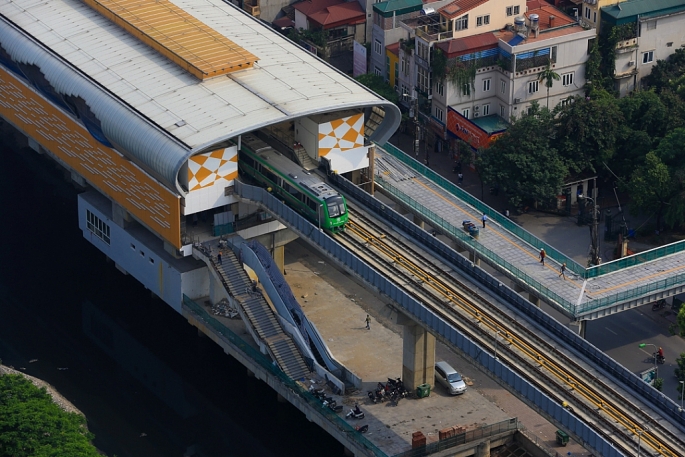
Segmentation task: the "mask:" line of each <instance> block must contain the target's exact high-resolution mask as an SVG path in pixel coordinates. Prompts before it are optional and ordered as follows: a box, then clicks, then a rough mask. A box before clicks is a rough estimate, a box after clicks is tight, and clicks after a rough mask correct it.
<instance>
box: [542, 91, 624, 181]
mask: <svg viewBox="0 0 685 457" xmlns="http://www.w3.org/2000/svg"><path fill="white" fill-rule="evenodd" d="M555 113H556V123H555V124H556V125H555V132H556V134H555V142H554V143H555V146H556V148H557V149H558V151H559V154H561V156H562V157H563V158H564V159H565V160H566V163H567V164H568V166H569V168H570V170H571V171H572V172H575V173H579V172H582V171H585V170H590V171H593V172H594V171H596V170H597V169H598V168H600V167H601V168H603V167H602V164H603V163H606V162H608V161H609V160H610V159H611V157H612V156H613V155H614V151H615V149H616V139H617V135H618V132H619V129H620V127H621V125H622V123H623V113H621V110H620V109H619V107H618V103H617V101H616V99H615V98H614V97H613V96H611V95H610V94H608V93H607V92H605V91H593V96H590V97H575V98H574V99H573V102H572V103H569V104H567V105H566V106H563V107H562V106H559V107H557V109H556V110H555Z"/></svg>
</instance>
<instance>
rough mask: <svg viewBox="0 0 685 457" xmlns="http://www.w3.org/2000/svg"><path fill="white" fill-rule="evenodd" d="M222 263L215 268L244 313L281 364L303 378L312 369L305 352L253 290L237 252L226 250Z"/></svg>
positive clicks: (291, 373) (295, 375)
mask: <svg viewBox="0 0 685 457" xmlns="http://www.w3.org/2000/svg"><path fill="white" fill-rule="evenodd" d="M221 260H222V262H221V264H217V267H216V270H217V272H218V273H219V275H220V276H221V279H222V282H223V283H224V287H226V288H227V289H228V291H229V293H230V294H231V295H233V296H234V297H235V299H236V301H237V302H238V303H239V304H240V306H241V307H242V310H243V315H244V316H245V317H247V319H248V320H249V322H246V324H248V325H250V326H251V327H252V328H253V329H254V330H255V333H256V334H257V335H258V337H259V339H260V340H261V341H262V342H263V343H264V344H266V346H267V347H268V348H269V352H270V353H271V355H272V356H273V358H274V360H275V361H276V363H277V364H278V366H279V367H280V368H281V370H283V372H284V373H285V374H286V375H288V377H290V378H291V379H301V378H302V377H304V376H305V375H307V374H308V373H309V369H308V368H307V364H306V363H305V361H304V358H303V357H302V354H301V353H300V351H299V350H298V349H297V346H295V343H293V340H292V338H290V336H289V335H288V334H287V333H285V332H284V331H283V329H282V328H281V325H280V324H279V322H278V320H277V319H276V316H275V314H274V312H273V310H272V309H271V307H270V306H269V304H268V303H267V302H266V300H265V299H264V297H263V296H262V295H261V293H259V292H258V291H253V290H252V282H251V281H250V278H249V277H248V276H247V273H246V272H245V270H244V269H243V267H242V265H240V262H238V259H237V258H236V257H235V254H234V253H233V252H231V251H224V255H223V256H222V259H221Z"/></svg>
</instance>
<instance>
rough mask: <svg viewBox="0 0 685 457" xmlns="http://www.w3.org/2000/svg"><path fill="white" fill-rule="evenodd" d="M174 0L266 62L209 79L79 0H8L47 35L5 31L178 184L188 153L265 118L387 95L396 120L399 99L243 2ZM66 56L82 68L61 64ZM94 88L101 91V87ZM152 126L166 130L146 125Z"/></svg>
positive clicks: (121, 141) (28, 25)
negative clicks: (267, 22)
mask: <svg viewBox="0 0 685 457" xmlns="http://www.w3.org/2000/svg"><path fill="white" fill-rule="evenodd" d="M171 1H172V3H174V4H176V5H177V6H178V7H180V8H182V9H183V10H184V11H186V12H187V13H189V14H191V15H192V16H194V17H195V18H197V19H198V20H200V21H201V22H203V23H204V24H206V25H208V26H209V27H211V28H213V29H214V30H216V31H217V32H219V33H220V34H223V35H225V36H226V37H227V38H230V40H232V41H233V42H234V43H236V44H237V45H239V46H241V47H243V48H244V49H246V50H248V51H249V52H251V53H252V54H254V55H255V56H257V58H258V59H259V60H258V62H257V63H255V64H254V67H253V68H249V69H246V70H240V71H237V72H233V73H230V74H228V75H225V76H218V77H215V78H212V79H208V80H205V81H201V80H199V79H197V78H195V77H194V76H192V75H191V74H190V73H188V72H186V71H185V70H184V69H182V68H181V67H179V66H177V65H176V64H174V63H173V62H171V61H170V60H168V59H167V58H165V57H164V56H162V55H161V54H159V53H158V52H157V51H155V50H153V49H152V48H150V47H148V46H147V45H145V44H143V43H142V42H141V41H139V40H138V39H136V38H134V37H133V36H132V35H130V34H129V33H127V32H125V31H124V30H123V29H121V28H119V27H118V26H116V25H114V24H113V23H111V22H110V21H109V20H108V19H106V18H105V17H103V16H101V15H100V14H98V13H97V12H95V11H94V10H92V9H91V8H89V7H88V6H86V5H85V4H83V3H81V2H80V1H79V0H50V1H45V0H22V1H21V2H16V1H12V0H0V14H2V15H3V16H5V17H6V18H8V19H9V20H10V21H12V22H13V23H14V24H16V25H17V26H18V28H19V29H21V30H23V31H24V32H25V33H28V34H29V35H31V36H33V37H34V38H35V39H36V41H37V42H39V43H35V44H34V43H30V42H29V41H28V40H26V38H23V40H24V41H23V42H22V43H21V46H17V45H16V37H15V41H14V44H13V45H11V46H9V48H10V49H8V46H7V44H8V42H7V41H6V40H7V34H6V33H2V36H0V40H1V41H2V44H3V47H5V49H6V50H7V51H8V52H9V53H10V55H12V57H13V58H15V59H18V60H20V61H23V62H26V63H34V64H36V65H38V66H39V67H41V68H42V67H43V66H44V65H47V66H52V67H53V70H52V71H51V72H45V71H44V73H46V78H48V80H49V81H50V82H51V83H52V84H53V86H54V87H56V88H58V90H60V91H62V90H64V89H65V88H66V89H68V92H69V93H71V94H74V95H79V96H82V97H83V98H84V99H86V101H87V102H88V104H89V106H90V107H91V109H92V110H93V112H95V113H96V114H97V115H98V118H99V119H100V120H101V122H102V127H103V131H105V133H106V134H107V136H108V138H110V140H111V141H112V142H113V143H114V144H116V145H117V147H118V148H123V149H124V150H123V151H122V152H124V153H127V154H130V155H132V156H134V157H135V158H136V159H138V160H139V161H141V162H142V163H143V164H145V165H146V166H147V167H149V168H150V169H151V171H152V172H153V173H155V175H156V176H158V177H161V178H162V179H163V180H164V181H165V182H166V183H167V184H168V185H170V186H171V187H175V188H176V189H179V187H178V183H177V182H176V176H177V173H178V170H179V169H180V167H181V166H182V165H183V163H185V161H186V160H187V158H188V156H190V155H192V154H194V153H196V152H200V151H202V150H204V149H208V148H211V147H212V145H214V144H216V143H218V142H220V141H222V140H225V139H227V138H232V137H235V136H237V135H239V134H241V133H244V132H249V131H252V130H255V129H257V128H260V127H263V126H265V125H269V124H274V123H278V122H283V121H285V120H287V119H291V118H297V117H302V116H306V115H309V114H313V113H321V112H330V111H338V110H342V109H348V108H360V107H371V106H382V105H384V106H385V108H386V111H387V112H390V111H392V113H391V116H389V118H391V121H390V123H391V124H395V127H396V122H395V121H396V119H395V117H396V116H395V113H394V111H395V110H396V107H395V108H394V109H393V107H394V105H392V104H391V103H390V102H388V101H386V100H385V99H383V98H381V97H379V96H378V95H376V94H374V93H373V92H371V91H369V90H368V89H366V88H365V87H363V86H361V85H360V84H358V83H356V82H355V81H354V80H352V79H350V78H348V77H347V76H345V75H344V74H342V73H340V72H339V71H338V70H336V69H334V68H332V67H330V66H329V65H327V64H326V63H324V62H322V61H320V60H318V59H317V58H315V57H314V56H312V55H311V54H309V53H308V52H306V51H304V50H303V49H301V48H299V47H297V46H295V45H293V44H292V43H291V42H290V41H288V40H287V39H285V38H284V37H282V36H281V35H279V34H277V33H275V32H274V31H272V30H271V29H269V28H267V27H265V26H264V25H263V24H262V23H260V22H259V21H257V20H255V19H253V18H252V17H250V16H248V15H246V14H245V13H244V12H243V11H241V10H239V9H237V8H235V7H234V6H232V5H229V4H226V3H224V2H222V1H221V0H171ZM4 27H5V26H4V25H3V27H2V28H4ZM36 47H39V48H42V49H40V50H39V51H40V52H39V51H36V49H35V48H36ZM29 48H30V49H31V52H27V50H28V49H29ZM51 53H53V55H50V54H51ZM28 55H31V56H32V57H30V58H29V57H27V56H28ZM60 60H61V61H60ZM65 61H66V62H67V63H68V64H70V66H71V67H72V68H71V69H61V71H57V67H58V66H59V65H64V62H65ZM48 62H50V63H48ZM77 80H78V81H77ZM93 82H95V83H97V84H99V85H101V86H102V87H105V88H106V89H107V90H108V91H109V92H110V93H109V94H107V93H106V91H103V90H101V89H99V88H97V84H96V85H95V87H93ZM87 85H88V86H91V87H89V88H86V86H87ZM94 88H96V89H97V91H98V92H100V93H99V94H95V95H94V94H93V89H94ZM122 102H123V105H124V106H121V105H122ZM114 105H119V106H114ZM122 108H123V109H122ZM138 113H139V114H138ZM397 114H399V112H397ZM133 118H136V119H133ZM397 122H399V118H398V119H397ZM145 129H147V130H148V131H150V130H155V131H156V133H155V134H152V133H151V132H150V135H145V134H143V133H142V132H143V131H144V130H145ZM384 130H389V129H387V128H386V129H384ZM392 130H394V127H393V128H392ZM133 131H135V132H136V134H135V135H132V133H131V132H133ZM391 133H392V132H391V131H389V132H388V133H387V135H388V136H389V135H390V134H391ZM160 134H162V135H163V136H165V137H166V139H165V141H162V142H161V143H164V144H163V146H161V145H160V146H157V147H154V146H153V145H151V144H150V143H151V141H150V139H151V138H155V141H157V140H160V139H161V138H160ZM381 135H383V136H385V132H383V133H381ZM386 138H387V137H386ZM381 141H385V138H382V140H381Z"/></svg>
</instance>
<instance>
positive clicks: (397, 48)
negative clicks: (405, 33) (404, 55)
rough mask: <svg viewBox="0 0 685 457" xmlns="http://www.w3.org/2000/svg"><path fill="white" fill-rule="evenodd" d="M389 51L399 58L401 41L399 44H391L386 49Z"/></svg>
mask: <svg viewBox="0 0 685 457" xmlns="http://www.w3.org/2000/svg"><path fill="white" fill-rule="evenodd" d="M385 49H387V50H388V51H390V52H391V53H392V54H395V55H396V56H398V57H399V55H400V43H399V41H398V42H397V43H393V44H389V45H387V46H386V47H385Z"/></svg>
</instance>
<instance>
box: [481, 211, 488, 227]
mask: <svg viewBox="0 0 685 457" xmlns="http://www.w3.org/2000/svg"><path fill="white" fill-rule="evenodd" d="M480 220H481V221H483V228H485V221H487V220H488V216H486V215H485V213H483V216H482V217H481V218H480Z"/></svg>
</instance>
